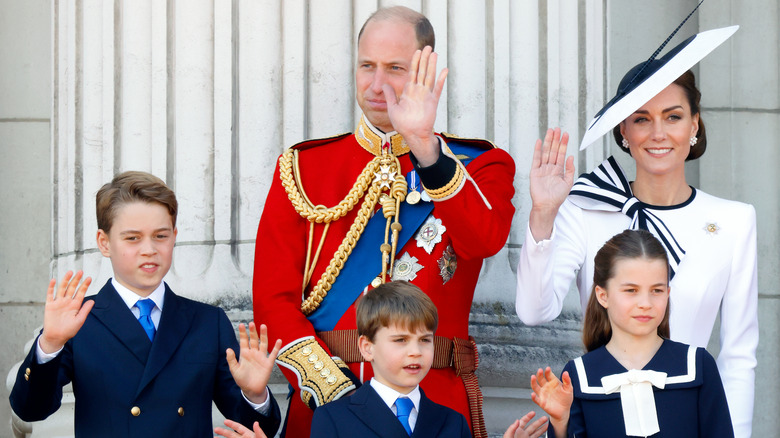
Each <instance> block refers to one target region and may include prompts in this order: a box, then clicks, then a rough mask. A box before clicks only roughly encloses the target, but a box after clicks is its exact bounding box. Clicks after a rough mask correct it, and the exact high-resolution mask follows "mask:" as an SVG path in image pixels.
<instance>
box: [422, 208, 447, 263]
mask: <svg viewBox="0 0 780 438" xmlns="http://www.w3.org/2000/svg"><path fill="white" fill-rule="evenodd" d="M445 231H447V228H446V227H445V226H444V225H442V223H441V219H437V218H435V217H433V215H430V216H428V219H426V220H425V223H424V224H422V226H421V227H420V230H419V231H417V235H416V236H414V239H415V240H417V247H419V248H423V249H424V250H425V252H427V253H428V254H430V253H431V251H433V247H434V246H435V245H436V244H437V243H439V242H441V236H442V234H444V232H445Z"/></svg>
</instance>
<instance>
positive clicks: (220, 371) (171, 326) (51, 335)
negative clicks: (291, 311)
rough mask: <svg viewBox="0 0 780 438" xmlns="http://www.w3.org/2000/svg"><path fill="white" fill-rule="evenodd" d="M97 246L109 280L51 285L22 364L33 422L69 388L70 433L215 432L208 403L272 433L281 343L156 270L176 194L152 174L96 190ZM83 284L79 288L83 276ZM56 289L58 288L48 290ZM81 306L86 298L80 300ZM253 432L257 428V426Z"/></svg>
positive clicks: (19, 399)
mask: <svg viewBox="0 0 780 438" xmlns="http://www.w3.org/2000/svg"><path fill="white" fill-rule="evenodd" d="M96 207H97V208H96V211H97V220H98V228H99V230H98V233H97V246H98V248H99V249H100V252H101V253H102V254H103V255H104V256H106V257H110V258H111V265H112V267H113V271H114V277H113V278H112V279H110V280H109V281H108V282H107V283H106V285H105V286H103V288H102V289H101V290H100V292H99V293H98V294H97V295H95V296H93V297H89V298H87V299H86V300H84V295H85V293H86V291H87V288H88V286H89V284H90V282H91V279H90V278H89V277H87V278H86V279H85V280H84V281H83V282H81V278H82V273H81V272H80V271H79V272H78V273H76V274H75V275H73V273H72V272H68V273H67V274H66V275H65V277H64V278H63V279H62V281H61V282H60V284H59V286H57V284H56V280H51V282H50V283H49V288H48V291H47V294H46V305H45V307H44V317H43V331H42V332H41V334H40V335H39V336H38V338H37V339H36V341H35V343H34V345H33V347H32V349H31V351H30V353H29V354H28V355H27V358H26V359H25V361H24V362H23V363H22V366H21V367H20V369H19V373H18V374H17V378H16V383H15V384H14V388H13V390H12V392H11V396H10V400H11V407H12V408H13V410H14V412H16V414H17V415H18V416H19V418H21V419H22V420H24V421H39V420H42V419H44V418H46V417H48V416H49V415H51V414H52V413H54V412H55V411H56V410H57V409H58V408H59V406H60V403H61V398H62V387H63V386H64V385H66V384H67V383H68V382H72V383H73V393H74V395H75V397H76V401H75V434H76V437H108V436H110V437H128V438H129V437H144V438H147V437H154V436H160V437H169V436H180V437H211V436H213V435H212V425H211V402H212V400H213V401H214V403H215V404H216V405H217V407H218V408H219V410H220V412H222V414H223V415H225V416H226V417H228V418H231V419H233V420H237V421H238V423H240V424H243V425H245V426H248V427H252V426H253V425H254V423H255V422H258V423H259V426H260V428H262V430H263V431H264V432H265V433H266V434H268V435H269V436H273V435H274V434H275V433H276V431H277V429H278V427H279V422H280V414H279V407H278V405H277V404H276V401H275V400H274V398H273V396H272V395H271V392H270V391H269V390H268V388H267V383H268V379H269V377H270V374H271V370H272V369H273V366H274V361H275V359H276V355H277V353H278V351H279V348H280V346H281V341H277V342H276V345H275V346H274V348H273V350H272V351H271V353H270V354H268V339H267V334H266V327H265V326H264V325H261V326H260V335H259V337H258V334H257V332H256V330H255V325H254V323H249V330H248V331H249V334H248V335H247V333H246V331H245V327H244V325H243V324H241V325H239V332H240V357H237V355H236V354H235V351H236V350H237V349H238V347H239V343H238V342H236V337H235V333H234V331H233V327H232V325H231V323H230V321H229V320H228V318H227V315H225V312H224V311H223V310H222V309H219V308H217V307H214V306H210V305H207V304H203V303H199V302H196V301H192V300H189V299H186V298H183V297H179V296H178V295H176V294H174V293H173V292H172V291H171V289H170V288H169V287H168V285H167V284H165V283H164V282H163V277H164V276H165V274H166V273H167V272H168V269H169V268H170V266H171V260H172V255H173V247H174V244H175V242H176V233H177V231H176V213H177V208H178V205H177V202H176V196H175V195H174V193H173V191H171V190H170V189H169V188H168V187H167V186H166V185H165V183H163V182H162V180H160V179H159V178H157V177H155V176H153V175H150V174H148V173H143V172H125V173H122V174H120V175H117V176H116V177H115V178H114V179H113V181H111V182H110V183H108V184H106V185H104V186H103V187H102V188H101V189H100V190H99V191H98V193H97V203H96ZM80 282H81V284H80V285H79V283H80ZM55 289H56V291H55ZM82 303H83V305H82ZM255 430H258V429H255Z"/></svg>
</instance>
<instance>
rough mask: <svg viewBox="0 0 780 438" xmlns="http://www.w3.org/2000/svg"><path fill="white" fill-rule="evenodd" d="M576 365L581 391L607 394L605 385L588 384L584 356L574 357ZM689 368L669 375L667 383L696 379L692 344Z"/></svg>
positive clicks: (694, 349)
mask: <svg viewBox="0 0 780 438" xmlns="http://www.w3.org/2000/svg"><path fill="white" fill-rule="evenodd" d="M574 366H575V368H576V369H577V378H578V379H579V381H580V392H582V393H583V394H606V390H605V389H604V386H590V385H589V384H588V373H587V372H586V371H585V365H584V364H583V363H582V356H580V357H578V358H576V359H574ZM687 368H688V372H687V373H686V374H681V375H679V376H671V377H668V376H667V377H666V384H667V385H673V384H678V383H688V382H693V381H694V380H695V379H696V347H694V346H692V345H689V346H688V358H687ZM599 381H600V380H599Z"/></svg>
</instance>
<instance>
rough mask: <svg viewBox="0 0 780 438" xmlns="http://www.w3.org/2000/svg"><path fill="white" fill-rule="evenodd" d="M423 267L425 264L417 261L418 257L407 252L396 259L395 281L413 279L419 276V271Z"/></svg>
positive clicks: (393, 278) (393, 277) (394, 268)
mask: <svg viewBox="0 0 780 438" xmlns="http://www.w3.org/2000/svg"><path fill="white" fill-rule="evenodd" d="M422 268H423V265H421V264H419V263H417V257H412V256H410V255H409V253H408V252H405V253H404V254H403V255H402V256H401V258H399V259H397V260H396V261H395V265H394V266H393V276H392V280H393V281H399V280H403V281H412V280H414V279H415V278H417V273H418V272H420V270H421V269H422Z"/></svg>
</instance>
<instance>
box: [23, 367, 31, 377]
mask: <svg viewBox="0 0 780 438" xmlns="http://www.w3.org/2000/svg"><path fill="white" fill-rule="evenodd" d="M24 373H25V374H27V375H28V376H29V375H30V369H29V368H25V370H24Z"/></svg>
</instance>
